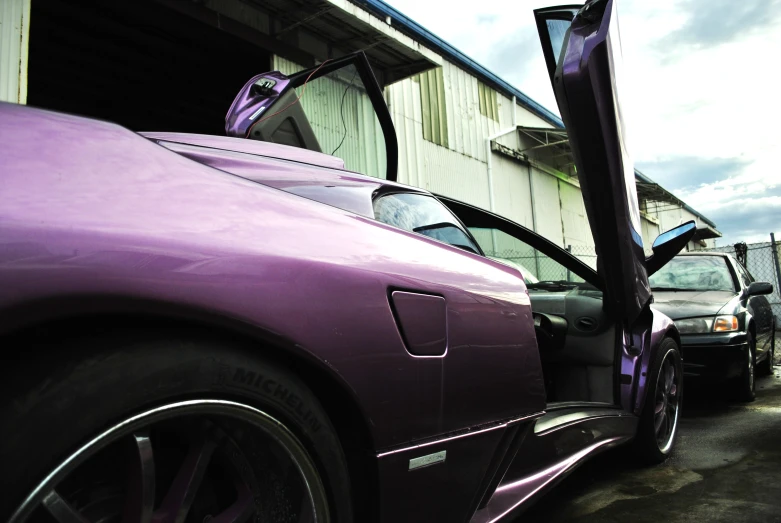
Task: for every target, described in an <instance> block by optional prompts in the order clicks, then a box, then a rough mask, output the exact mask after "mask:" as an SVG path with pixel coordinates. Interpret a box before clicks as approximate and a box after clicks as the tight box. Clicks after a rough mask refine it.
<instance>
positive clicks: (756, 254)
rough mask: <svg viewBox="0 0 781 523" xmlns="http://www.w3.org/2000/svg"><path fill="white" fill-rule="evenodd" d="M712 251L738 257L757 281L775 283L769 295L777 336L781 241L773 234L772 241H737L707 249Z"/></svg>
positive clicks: (780, 302) (780, 323) (780, 304)
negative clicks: (747, 242)
mask: <svg viewBox="0 0 781 523" xmlns="http://www.w3.org/2000/svg"><path fill="white" fill-rule="evenodd" d="M705 250H706V251H710V252H724V253H728V254H731V255H732V256H734V257H735V258H736V259H738V260H739V261H740V262H741V263H742V264H743V266H744V267H746V269H748V272H749V273H751V276H753V277H754V280H755V281H766V282H770V283H772V284H773V294H770V295H768V296H767V299H768V301H769V302H770V305H771V307H772V308H773V315H774V316H775V318H776V329H777V330H776V336H779V330H778V329H781V266H779V259H781V243H779V242H777V241H776V240H775V236H774V235H773V234H771V235H770V241H768V242H760V243H749V244H746V243H737V244H735V245H725V246H722V247H712V248H710V249H705Z"/></svg>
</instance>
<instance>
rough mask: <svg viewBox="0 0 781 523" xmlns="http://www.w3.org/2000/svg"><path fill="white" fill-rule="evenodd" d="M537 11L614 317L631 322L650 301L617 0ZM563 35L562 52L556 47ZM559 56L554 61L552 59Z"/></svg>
mask: <svg viewBox="0 0 781 523" xmlns="http://www.w3.org/2000/svg"><path fill="white" fill-rule="evenodd" d="M573 10H574V8H573V6H564V7H561V8H548V9H542V10H537V11H535V17H536V20H537V27H538V30H539V32H540V39H541V42H542V46H543V50H544V51H545V54H546V60H547V62H548V70H549V73H550V75H551V83H552V85H553V88H554V92H555V94H556V100H557V103H558V106H559V110H560V112H561V115H562V119H563V120H564V123H565V125H566V128H567V132H568V135H569V139H570V144H571V145H572V150H573V155H574V157H575V164H576V166H577V171H578V178H579V181H580V185H581V189H582V192H583V199H584V202H585V206H586V212H587V214H588V217H589V224H590V226H591V231H592V234H593V237H594V242H595V248H596V251H597V269H598V272H599V273H600V274H603V275H609V276H606V277H605V278H604V287H605V292H606V300H607V303H608V304H609V305H610V306H611V310H612V312H613V313H614V316H615V317H616V319H621V320H626V321H627V322H628V323H629V324H632V323H633V322H634V321H635V320H636V319H637V318H638V317H639V316H640V314H641V312H642V311H643V309H644V308H645V307H646V306H647V305H648V303H649V301H650V297H651V291H650V288H649V285H648V277H647V274H646V269H645V256H644V252H643V241H642V236H641V233H640V231H641V229H640V213H639V208H638V203H637V194H636V187H635V177H634V176H635V175H634V167H633V164H632V159H631V155H630V154H629V149H628V145H627V138H628V137H627V122H626V119H625V114H624V112H623V110H622V103H621V98H620V95H619V84H620V83H621V41H620V36H619V33H618V23H617V22H618V21H617V12H616V4H615V1H614V0H593V1H591V2H588V3H587V4H586V5H585V6H584V7H582V8H581V9H580V10H579V11H577V13H575V14H574V17H573V18H572V23H571V25H570V27H569V28H568V29H567V31H566V34H565V35H564V36H563V37H561V32H562V28H561V27H560V25H561V21H565V20H566V18H567V17H569V16H572V15H573ZM559 41H560V42H561V44H560V46H561V50H560V52H556V48H557V46H558V45H559ZM554 59H555V60H556V63H555V64H554V63H553V60H554Z"/></svg>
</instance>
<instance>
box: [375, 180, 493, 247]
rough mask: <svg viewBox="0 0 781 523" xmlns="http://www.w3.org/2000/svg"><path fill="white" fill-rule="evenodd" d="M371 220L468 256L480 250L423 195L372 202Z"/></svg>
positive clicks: (442, 209) (452, 219)
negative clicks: (426, 238)
mask: <svg viewBox="0 0 781 523" xmlns="http://www.w3.org/2000/svg"><path fill="white" fill-rule="evenodd" d="M374 217H375V218H376V219H377V220H378V221H381V222H382V223H387V224H388V225H393V226H394V227H398V228H400V229H404V230H405V231H411V232H416V233H418V234H422V235H424V236H428V237H429V238H434V239H435V240H439V241H441V242H445V243H449V244H450V245H453V246H455V247H460V248H462V249H465V250H467V251H470V252H474V253H477V254H479V253H480V250H479V248H478V247H477V245H475V243H474V241H472V239H471V238H470V237H469V235H468V234H467V233H466V232H465V231H464V229H463V228H462V227H461V225H460V224H459V222H458V219H457V218H456V217H455V216H453V214H452V213H451V212H450V211H449V210H448V209H447V207H445V206H444V205H442V203H440V202H439V201H438V200H436V199H435V198H433V197H431V196H427V195H425V194H415V193H394V194H388V195H385V196H381V197H379V198H377V199H375V200H374Z"/></svg>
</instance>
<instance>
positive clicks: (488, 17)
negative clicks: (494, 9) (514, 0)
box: [475, 13, 499, 25]
mask: <svg viewBox="0 0 781 523" xmlns="http://www.w3.org/2000/svg"><path fill="white" fill-rule="evenodd" d="M475 19H476V20H477V23H478V24H480V25H491V24H494V23H496V21H497V20H499V15H497V14H493V13H487V14H478V15H477V17H476V18H475Z"/></svg>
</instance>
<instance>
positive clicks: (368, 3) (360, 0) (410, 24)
mask: <svg viewBox="0 0 781 523" xmlns="http://www.w3.org/2000/svg"><path fill="white" fill-rule="evenodd" d="M350 1H352V2H354V3H355V4H357V5H360V6H363V7H364V8H367V9H368V10H370V11H372V12H373V13H374V14H376V15H378V16H380V17H382V18H383V19H386V20H387V19H388V17H390V23H391V25H392V26H393V27H395V28H396V29H398V30H399V31H401V32H402V33H405V34H407V35H408V36H410V37H412V38H413V39H415V40H417V41H419V42H421V43H423V44H425V45H426V46H428V47H430V48H431V49H432V50H434V51H437V52H439V53H442V55H443V57H444V58H446V59H447V60H450V61H452V62H454V63H455V64H457V65H459V66H461V67H463V68H464V69H466V70H467V71H469V72H470V73H472V74H473V75H475V76H476V77H477V78H478V79H480V80H482V81H484V82H486V83H488V84H489V85H491V86H493V87H494V88H495V89H497V90H498V91H500V92H502V93H504V94H505V95H507V96H510V97H512V96H515V97H516V100H517V101H518V103H519V104H521V105H522V106H523V107H526V108H527V109H528V110H529V111H531V112H532V113H534V114H536V115H537V116H539V117H540V118H542V119H543V120H545V121H546V122H548V123H550V124H551V125H554V126H556V127H560V128H563V127H564V122H563V121H562V120H561V118H559V117H558V116H556V115H555V114H553V113H552V112H551V111H549V110H548V109H546V108H545V107H543V106H542V105H540V104H539V103H537V102H535V101H534V100H532V99H531V98H529V97H528V96H527V95H526V94H524V93H523V92H522V91H521V90H520V89H518V88H516V87H513V86H512V85H510V84H509V83H508V82H506V81H505V80H503V79H502V78H500V77H499V76H497V75H496V74H494V73H492V72H491V71H489V70H488V69H487V68H486V67H485V66H483V65H480V64H479V63H477V62H476V61H474V60H473V59H472V58H470V57H468V56H467V55H466V54H464V53H463V52H461V51H459V50H458V49H456V48H455V47H453V46H452V45H451V44H449V43H447V42H446V41H444V40H443V39H442V38H440V37H438V36H437V35H435V34H434V33H432V32H431V31H429V30H428V29H426V28H425V27H423V26H422V25H420V24H418V23H417V22H415V21H414V20H412V19H411V18H409V17H407V16H405V15H404V14H403V13H401V12H400V11H398V10H396V9H394V8H393V7H391V6H389V5H388V4H386V3H385V2H383V1H382V0H350ZM635 176H636V177H637V181H638V182H640V183H643V184H652V185H653V186H655V187H656V188H657V189H659V190H661V191H663V192H665V193H667V195H669V197H670V198H675V199H676V200H677V198H676V197H675V196H674V195H673V194H672V193H670V192H669V191H667V190H666V189H665V188H664V187H662V186H661V185H659V184H658V183H656V182H654V181H653V180H651V179H650V178H648V177H647V176H646V175H644V174H643V173H641V172H640V171H638V170H635ZM679 201H680V200H679ZM681 204H682V206H683V208H684V209H686V210H687V211H689V212H691V213H692V214H694V215H695V216H698V217H699V218H701V219H702V220H703V221H704V222H705V223H707V224H708V225H710V226H712V227H716V224H715V223H713V222H712V221H711V220H709V219H708V218H707V217H705V216H703V215H702V214H701V213H699V212H698V211H696V210H694V209H693V208H692V207H691V206H689V205H688V204H687V203H685V202H683V201H681Z"/></svg>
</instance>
